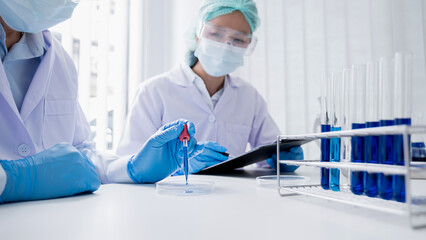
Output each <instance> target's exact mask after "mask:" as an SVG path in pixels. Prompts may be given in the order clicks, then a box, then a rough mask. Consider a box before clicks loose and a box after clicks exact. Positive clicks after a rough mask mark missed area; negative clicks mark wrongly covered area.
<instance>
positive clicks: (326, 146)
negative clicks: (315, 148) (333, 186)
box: [321, 74, 331, 189]
mask: <svg viewBox="0 0 426 240" xmlns="http://www.w3.org/2000/svg"><path fill="white" fill-rule="evenodd" d="M330 88H331V80H330V78H329V76H328V75H326V74H324V76H323V78H322V81H321V132H330V130H331V128H330V118H329V110H330V102H331V101H330V100H331V99H330V95H331V89H330ZM329 161H330V139H321V162H329ZM329 175H330V171H329V169H328V168H321V186H322V188H323V189H330V187H329Z"/></svg>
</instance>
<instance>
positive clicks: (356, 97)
mask: <svg viewBox="0 0 426 240" xmlns="http://www.w3.org/2000/svg"><path fill="white" fill-rule="evenodd" d="M365 81H366V69H365V65H353V66H352V70H351V104H350V105H351V115H350V118H351V123H352V129H360V128H365V109H364V107H365V96H364V94H365ZM351 161H352V162H364V137H352V138H351ZM351 191H352V193H354V194H357V195H361V194H363V192H364V172H362V171H352V173H351Z"/></svg>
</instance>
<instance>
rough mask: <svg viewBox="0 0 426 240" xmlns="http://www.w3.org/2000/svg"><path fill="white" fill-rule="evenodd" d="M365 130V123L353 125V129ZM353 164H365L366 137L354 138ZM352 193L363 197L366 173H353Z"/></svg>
mask: <svg viewBox="0 0 426 240" xmlns="http://www.w3.org/2000/svg"><path fill="white" fill-rule="evenodd" d="M360 128H365V124H364V123H352V129H360ZM351 144H352V152H351V153H352V154H351V161H352V162H360V163H362V162H364V137H352V139H351ZM351 191H352V192H353V193H354V194H357V195H361V194H363V192H364V172H360V171H353V172H352V175H351Z"/></svg>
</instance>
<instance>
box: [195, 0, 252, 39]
mask: <svg viewBox="0 0 426 240" xmlns="http://www.w3.org/2000/svg"><path fill="white" fill-rule="evenodd" d="M236 10H238V11H240V12H241V13H242V14H243V15H244V17H246V20H247V22H248V23H249V25H250V28H251V32H254V31H255V30H256V28H257V26H258V24H259V17H258V16H257V7H256V3H254V2H253V0H204V1H203V3H202V4H201V8H200V13H199V16H200V20H201V21H202V22H208V21H210V20H212V19H213V18H215V17H219V16H222V15H225V14H229V13H232V12H233V11H236Z"/></svg>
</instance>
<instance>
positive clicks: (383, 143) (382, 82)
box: [378, 57, 395, 200]
mask: <svg viewBox="0 0 426 240" xmlns="http://www.w3.org/2000/svg"><path fill="white" fill-rule="evenodd" d="M391 66H392V63H391V60H390V59H388V58H383V57H382V58H380V61H379V90H380V92H379V94H380V106H379V108H380V113H379V114H380V126H392V125H394V124H395V123H394V122H395V121H394V116H393V85H394V84H393V78H392V73H393V72H392V71H391V69H392V67H391ZM393 145H394V136H393V135H381V136H380V137H379V163H380V164H390V165H393V164H394V153H393ZM378 183H379V195H380V197H381V198H383V199H387V200H389V199H392V196H393V188H392V176H391V175H385V174H383V173H379V181H378Z"/></svg>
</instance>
